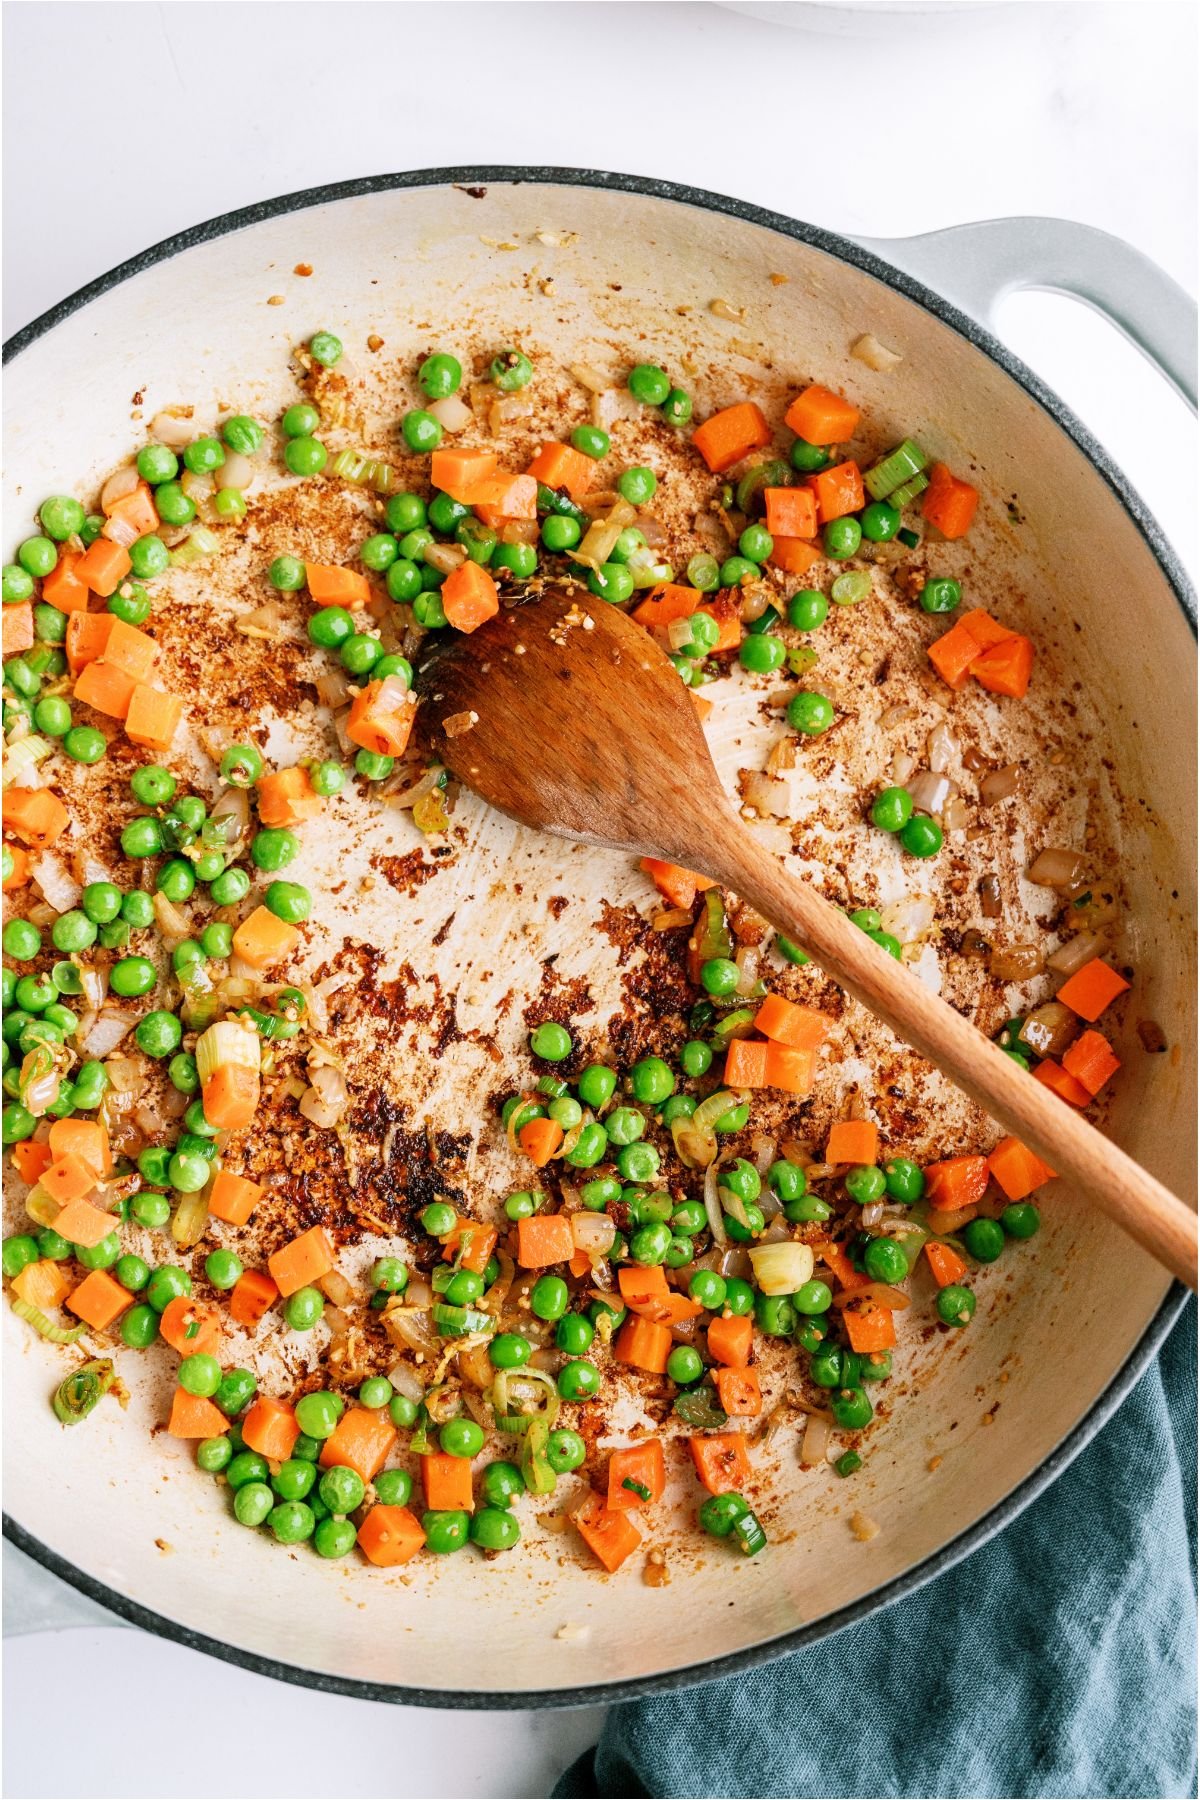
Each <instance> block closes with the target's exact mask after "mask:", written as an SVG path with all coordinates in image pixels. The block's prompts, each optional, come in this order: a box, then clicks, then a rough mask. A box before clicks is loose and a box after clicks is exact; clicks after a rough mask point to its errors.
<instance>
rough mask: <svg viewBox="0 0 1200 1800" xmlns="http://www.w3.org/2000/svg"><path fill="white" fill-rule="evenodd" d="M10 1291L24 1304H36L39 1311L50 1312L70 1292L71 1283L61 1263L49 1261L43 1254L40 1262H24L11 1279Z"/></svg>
mask: <svg viewBox="0 0 1200 1800" xmlns="http://www.w3.org/2000/svg"><path fill="white" fill-rule="evenodd" d="M12 1291H13V1293H14V1294H15V1295H16V1296H17V1299H18V1300H23V1301H24V1302H25V1304H26V1306H36V1307H37V1309H38V1311H39V1312H52V1311H53V1309H54V1308H55V1307H56V1306H61V1305H62V1303H63V1301H64V1300H65V1299H66V1297H67V1295H68V1294H69V1293H70V1291H71V1283H70V1282H69V1281H68V1279H67V1277H66V1275H65V1274H64V1273H63V1266H62V1264H61V1263H54V1262H51V1261H50V1260H49V1258H48V1257H45V1256H43V1257H42V1258H41V1260H40V1262H31V1263H26V1264H25V1267H24V1268H23V1269H22V1270H21V1273H20V1274H19V1275H18V1276H16V1278H15V1279H14V1281H13V1284H12Z"/></svg>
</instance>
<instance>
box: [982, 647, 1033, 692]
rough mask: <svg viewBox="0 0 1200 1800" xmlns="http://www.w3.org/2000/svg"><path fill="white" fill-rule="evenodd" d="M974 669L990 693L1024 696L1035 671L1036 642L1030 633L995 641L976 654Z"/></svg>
mask: <svg viewBox="0 0 1200 1800" xmlns="http://www.w3.org/2000/svg"><path fill="white" fill-rule="evenodd" d="M971 673H972V675H973V676H974V677H975V679H976V681H977V682H978V683H979V684H980V686H981V687H985V688H987V689H988V691H989V693H992V694H1007V695H1008V696H1009V697H1010V699H1013V700H1020V699H1021V698H1022V696H1023V695H1024V694H1025V693H1026V691H1027V689H1028V687H1029V677H1030V676H1031V675H1032V673H1033V644H1032V643H1031V641H1030V639H1029V638H1027V637H1011V638H1009V639H1008V640H1007V642H1006V643H1003V644H994V645H993V646H992V648H991V649H990V650H985V651H983V653H982V654H981V655H979V656H977V657H976V658H975V661H974V662H973V663H972V664H971Z"/></svg>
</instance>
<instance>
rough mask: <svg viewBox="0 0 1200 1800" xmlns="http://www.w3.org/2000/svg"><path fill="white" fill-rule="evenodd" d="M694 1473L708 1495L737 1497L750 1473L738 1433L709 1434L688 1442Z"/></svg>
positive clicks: (744, 1441) (742, 1439)
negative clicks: (694, 1467)
mask: <svg viewBox="0 0 1200 1800" xmlns="http://www.w3.org/2000/svg"><path fill="white" fill-rule="evenodd" d="M688 1449H689V1450H690V1451H691V1453H692V1461H693V1462H694V1463H695V1465H696V1473H697V1475H698V1476H699V1477H700V1479H701V1481H702V1482H703V1483H704V1485H705V1487H706V1488H707V1489H708V1491H709V1493H710V1494H730V1493H733V1494H738V1493H740V1492H741V1490H742V1488H743V1486H744V1484H745V1483H746V1482H747V1481H749V1479H750V1476H751V1474H752V1473H753V1470H752V1469H751V1467H750V1458H749V1456H748V1455H747V1453H746V1440H745V1438H744V1437H743V1435H742V1433H741V1432H740V1431H722V1432H709V1433H706V1434H705V1435H704V1436H703V1437H701V1436H696V1437H690V1438H689V1439H688Z"/></svg>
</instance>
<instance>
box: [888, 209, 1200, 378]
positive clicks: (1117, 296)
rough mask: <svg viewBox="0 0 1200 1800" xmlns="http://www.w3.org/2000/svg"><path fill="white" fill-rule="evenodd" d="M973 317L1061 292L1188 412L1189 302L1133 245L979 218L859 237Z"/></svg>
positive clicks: (1059, 227) (1081, 231) (1191, 367)
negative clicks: (1117, 337) (1009, 301)
mask: <svg viewBox="0 0 1200 1800" xmlns="http://www.w3.org/2000/svg"><path fill="white" fill-rule="evenodd" d="M857 241H858V242H859V243H860V244H861V245H862V246H863V248H864V249H866V250H872V251H874V252H875V254H876V255H877V256H881V257H882V258H883V259H884V261H885V262H890V263H894V264H895V265H896V267H898V268H900V269H902V270H903V271H904V272H905V273H906V274H909V275H913V276H915V277H916V279H917V280H918V281H923V282H925V283H926V285H927V286H929V287H931V288H933V289H934V290H935V291H936V292H937V293H939V294H943V295H945V297H946V299H947V300H950V301H952V302H953V304H954V305H955V306H958V307H961V308H962V310H963V311H964V312H966V313H969V314H970V315H971V317H972V318H975V319H978V320H979V322H980V324H983V325H988V324H990V323H991V321H992V318H993V316H994V313H995V308H996V306H997V304H998V302H999V301H1001V300H1002V299H1003V298H1004V297H1005V295H1006V294H1013V293H1019V292H1020V291H1021V290H1022V289H1029V288H1036V289H1042V290H1049V291H1050V292H1051V293H1059V294H1070V295H1072V296H1073V297H1074V298H1075V299H1076V300H1082V301H1083V303H1084V305H1085V306H1090V307H1092V308H1093V309H1094V310H1095V311H1096V312H1099V313H1101V314H1103V316H1104V317H1105V318H1106V319H1108V320H1109V321H1110V322H1111V323H1112V324H1113V325H1115V326H1116V328H1117V330H1118V331H1120V332H1121V333H1122V334H1123V335H1124V336H1125V337H1127V338H1128V339H1129V341H1130V343H1131V344H1133V345H1135V346H1136V348H1137V349H1139V350H1140V351H1141V352H1142V354H1143V356H1145V357H1146V358H1148V360H1149V361H1150V362H1152V363H1153V364H1154V366H1155V368H1156V369H1158V371H1159V373H1160V374H1161V375H1163V376H1164V377H1165V378H1166V380H1167V381H1169V382H1170V383H1171V386H1172V387H1173V388H1174V389H1175V391H1176V393H1178V394H1180V395H1181V396H1182V398H1183V399H1184V400H1186V401H1187V403H1188V405H1189V406H1190V407H1191V409H1192V411H1193V412H1195V411H1196V304H1195V302H1194V301H1193V300H1192V298H1191V296H1190V295H1189V294H1187V293H1186V292H1185V291H1184V289H1183V288H1181V287H1180V285H1179V283H1178V282H1177V281H1174V280H1173V279H1172V278H1171V276H1170V275H1168V274H1166V272H1165V271H1164V270H1162V269H1160V268H1159V266H1158V264H1157V263H1154V262H1151V260H1150V258H1149V257H1148V256H1144V255H1143V254H1142V252H1141V251H1140V250H1135V249H1134V247H1133V245H1132V244H1127V243H1126V242H1125V240H1124V239H1123V238H1119V237H1113V236H1112V234H1111V233H1110V232H1107V231H1099V230H1097V229H1096V227H1095V226H1094V225H1080V224H1078V223H1076V222H1075V221H1074V220H1072V219H1044V218H1016V219H980V220H978V221H976V222H975V223H974V224H970V225H951V226H950V227H948V228H947V229H946V230H945V231H927V232H923V233H922V234H921V235H920V236H918V237H907V238H859V239H858V240H857Z"/></svg>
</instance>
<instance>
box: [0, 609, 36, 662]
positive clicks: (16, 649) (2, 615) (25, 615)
mask: <svg viewBox="0 0 1200 1800" xmlns="http://www.w3.org/2000/svg"><path fill="white" fill-rule="evenodd" d="M0 628H2V631H0V635H2V636H3V641H4V660H5V661H6V662H7V661H8V658H9V657H10V656H19V655H20V654H21V652H22V650H31V649H32V648H33V601H32V600H21V601H18V603H17V604H16V605H15V606H14V605H9V606H5V607H3V608H0Z"/></svg>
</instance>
